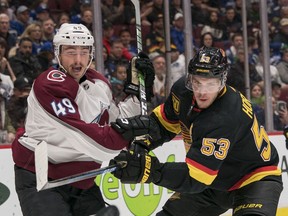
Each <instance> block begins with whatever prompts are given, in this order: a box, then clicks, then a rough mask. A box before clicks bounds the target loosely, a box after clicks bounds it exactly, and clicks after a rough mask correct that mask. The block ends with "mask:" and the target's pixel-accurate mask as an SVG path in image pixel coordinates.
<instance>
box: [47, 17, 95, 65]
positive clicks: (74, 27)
mask: <svg viewBox="0 0 288 216" xmlns="http://www.w3.org/2000/svg"><path fill="white" fill-rule="evenodd" d="M53 44H54V52H55V56H56V58H57V60H58V62H59V65H60V66H61V67H62V65H61V63H60V61H59V55H60V49H61V46H62V45H69V46H88V47H90V63H89V64H88V67H89V65H90V64H91V62H92V59H93V57H94V49H95V48H94V37H93V35H91V33H90V31H89V30H88V29H87V27H86V26H84V25H83V24H68V23H63V24H62V25H61V27H60V29H59V30H58V31H57V33H56V34H55V36H54V39H53ZM88 67H87V68H88Z"/></svg>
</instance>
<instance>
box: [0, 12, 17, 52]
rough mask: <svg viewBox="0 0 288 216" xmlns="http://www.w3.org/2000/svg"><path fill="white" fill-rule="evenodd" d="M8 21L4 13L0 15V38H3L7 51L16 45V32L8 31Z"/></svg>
mask: <svg viewBox="0 0 288 216" xmlns="http://www.w3.org/2000/svg"><path fill="white" fill-rule="evenodd" d="M9 28H10V19H9V16H8V15H7V14H5V13H1V14H0V37H2V38H4V39H5V40H6V42H7V51H9V50H10V49H11V48H12V47H14V46H15V45H16V41H17V32H16V31H15V30H13V31H10V30H9Z"/></svg>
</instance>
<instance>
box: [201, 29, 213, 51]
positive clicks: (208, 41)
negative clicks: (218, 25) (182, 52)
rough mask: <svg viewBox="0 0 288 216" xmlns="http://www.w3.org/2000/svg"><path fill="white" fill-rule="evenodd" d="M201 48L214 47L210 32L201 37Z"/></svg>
mask: <svg viewBox="0 0 288 216" xmlns="http://www.w3.org/2000/svg"><path fill="white" fill-rule="evenodd" d="M203 46H206V47H214V37H213V35H212V33H211V32H206V33H204V34H203V35H201V38H200V46H199V48H201V47H203Z"/></svg>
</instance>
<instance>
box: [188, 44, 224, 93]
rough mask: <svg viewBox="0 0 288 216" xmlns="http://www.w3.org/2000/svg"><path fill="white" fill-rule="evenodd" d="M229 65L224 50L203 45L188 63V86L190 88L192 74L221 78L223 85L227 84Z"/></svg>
mask: <svg viewBox="0 0 288 216" xmlns="http://www.w3.org/2000/svg"><path fill="white" fill-rule="evenodd" d="M228 70H229V65H228V63H227V57H226V55H225V52H224V50H222V49H220V48H216V47H205V46H204V47H202V48H201V49H200V50H199V51H198V52H197V53H196V54H195V56H194V57H193V58H192V59H191V60H190V62H189V65H188V75H187V87H188V88H189V89H191V88H190V84H189V83H190V81H191V78H192V77H191V76H193V75H198V76H203V77H207V78H219V79H220V80H221V86H224V85H225V82H226V79H227V73H228Z"/></svg>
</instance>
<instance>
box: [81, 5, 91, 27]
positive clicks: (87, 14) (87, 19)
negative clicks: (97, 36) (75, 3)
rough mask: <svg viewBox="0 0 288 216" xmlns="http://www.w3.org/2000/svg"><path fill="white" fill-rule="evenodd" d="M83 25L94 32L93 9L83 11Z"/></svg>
mask: <svg viewBox="0 0 288 216" xmlns="http://www.w3.org/2000/svg"><path fill="white" fill-rule="evenodd" d="M80 23H81V24H83V25H85V26H86V27H87V28H88V29H89V31H91V32H93V12H92V8H86V9H85V10H82V11H81V21H80Z"/></svg>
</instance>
